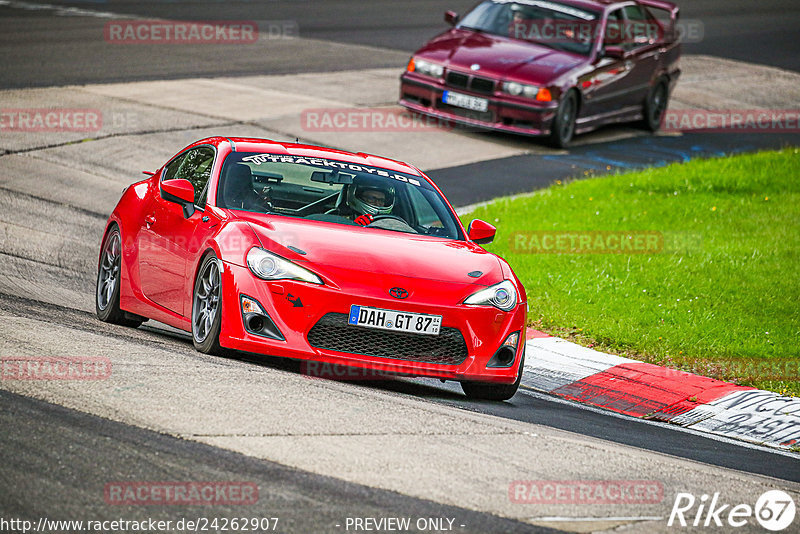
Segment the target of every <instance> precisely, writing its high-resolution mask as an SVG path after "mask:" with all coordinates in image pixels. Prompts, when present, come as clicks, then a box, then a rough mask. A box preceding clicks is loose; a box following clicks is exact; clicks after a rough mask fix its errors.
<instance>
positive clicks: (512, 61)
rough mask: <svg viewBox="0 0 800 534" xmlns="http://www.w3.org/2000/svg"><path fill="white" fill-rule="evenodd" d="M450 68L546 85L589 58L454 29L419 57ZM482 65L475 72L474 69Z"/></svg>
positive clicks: (433, 43) (425, 48)
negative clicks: (475, 66) (473, 67)
mask: <svg viewBox="0 0 800 534" xmlns="http://www.w3.org/2000/svg"><path fill="white" fill-rule="evenodd" d="M416 55H418V56H420V57H424V58H428V59H430V60H432V61H437V62H440V63H445V65H446V66H447V67H449V68H452V69H456V70H460V71H466V72H470V71H472V72H473V73H474V74H476V75H478V76H480V75H483V76H489V77H492V78H501V79H506V78H510V79H515V80H519V81H522V82H526V83H533V84H537V85H546V84H549V83H551V82H553V81H554V80H555V79H556V78H558V77H559V76H561V75H562V74H564V73H565V72H567V71H569V70H571V69H573V68H575V67H577V66H578V65H580V64H582V63H585V62H586V61H588V58H586V57H584V56H580V55H577V54H572V53H569V52H565V51H561V50H555V49H553V48H549V47H546V46H543V45H538V44H535V43H531V42H526V41H520V40H517V39H511V38H508V37H503V36H499V35H491V34H487V33H482V32H476V31H472V30H462V29H453V30H450V31H449V32H446V33H444V34H442V35H440V36H438V37H436V38H434V39H433V40H431V41H430V42H429V43H428V44H427V45H425V46H424V47H423V48H421V49H420V50H419V51H418V52H417V54H416ZM476 64H477V65H479V66H480V68H479V69H478V70H475V71H473V70H472V68H471V67H472V66H473V65H476Z"/></svg>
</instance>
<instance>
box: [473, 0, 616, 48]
mask: <svg viewBox="0 0 800 534" xmlns="http://www.w3.org/2000/svg"><path fill="white" fill-rule="evenodd" d="M599 20H600V14H599V13H597V12H593V11H586V10H583V9H579V8H576V7H573V6H570V5H566V4H561V3H558V2H550V1H548V0H524V1H519V2H507V1H503V0H492V1H488V2H483V3H482V4H480V5H478V6H477V7H476V8H475V9H473V10H472V11H470V12H469V13H468V14H467V15H466V16H464V19H463V20H462V21H461V23H460V24H459V25H458V27H459V28H463V29H469V30H477V31H482V32H486V33H491V34H493V35H502V36H505V37H510V38H512V39H517V40H521V41H529V42H534V43H537V44H541V45H544V46H548V47H550V48H555V49H557V50H565V51H567V52H573V53H576V54H581V55H584V56H587V55H589V54H590V53H591V52H592V45H593V43H594V40H595V36H596V35H597V31H596V29H597V24H598V22H599Z"/></svg>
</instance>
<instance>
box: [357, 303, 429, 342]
mask: <svg viewBox="0 0 800 534" xmlns="http://www.w3.org/2000/svg"><path fill="white" fill-rule="evenodd" d="M347 322H348V323H350V324H351V325H355V326H366V327H369V328H380V329H382V330H395V331H400V332H411V333H413V334H428V335H432V336H435V335H437V334H438V333H439V328H440V327H441V326H442V316H441V315H428V314H424V313H410V312H401V311H394V310H382V309H380V308H368V307H366V306H357V305H355V304H353V305H352V306H350V317H349V318H348V321H347Z"/></svg>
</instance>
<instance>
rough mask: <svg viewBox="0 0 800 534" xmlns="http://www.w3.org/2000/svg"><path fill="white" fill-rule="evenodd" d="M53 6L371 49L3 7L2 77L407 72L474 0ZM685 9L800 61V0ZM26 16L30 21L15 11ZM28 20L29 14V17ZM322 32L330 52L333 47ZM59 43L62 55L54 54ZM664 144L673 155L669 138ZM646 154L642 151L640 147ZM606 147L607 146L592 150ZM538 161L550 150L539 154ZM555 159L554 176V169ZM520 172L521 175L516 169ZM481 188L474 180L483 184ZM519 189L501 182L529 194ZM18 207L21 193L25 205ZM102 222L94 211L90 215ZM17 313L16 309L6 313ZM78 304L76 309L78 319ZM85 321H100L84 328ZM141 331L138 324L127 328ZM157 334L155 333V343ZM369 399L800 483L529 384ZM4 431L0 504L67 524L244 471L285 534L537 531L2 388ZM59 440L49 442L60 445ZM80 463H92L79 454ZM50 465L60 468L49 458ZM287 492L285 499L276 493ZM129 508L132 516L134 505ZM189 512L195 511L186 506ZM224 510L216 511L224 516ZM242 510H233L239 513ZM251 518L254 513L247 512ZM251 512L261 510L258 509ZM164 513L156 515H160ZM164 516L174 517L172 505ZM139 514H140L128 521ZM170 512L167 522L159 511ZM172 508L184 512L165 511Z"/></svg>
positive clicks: (748, 454) (709, 140) (408, 389)
mask: <svg viewBox="0 0 800 534" xmlns="http://www.w3.org/2000/svg"><path fill="white" fill-rule="evenodd" d="M50 4H52V5H65V6H77V7H80V8H86V9H92V10H98V9H100V10H108V11H111V12H114V13H123V14H124V13H128V14H131V15H136V16H141V17H163V18H172V19H194V20H216V19H223V18H224V19H226V20H237V19H247V20H252V19H255V20H258V21H285V20H289V21H298V24H299V26H298V27H299V35H300V36H302V37H304V38H311V39H319V40H320V41H331V42H341V43H349V44H360V45H365V48H364V50H363V53H362V54H361V55H351V56H348V57H335V54H332V55H331V56H329V57H323V58H320V56H319V53H320V48H317V47H313V46H310V47H309V48H308V50H307V51H306V53H307V55H301V56H299V57H298V56H294V57H286V56H285V55H282V54H281V53H280V50H279V46H280V42H279V41H278V42H275V43H267V44H268V45H270V46H272V45H275V47H276V48H278V50H277V51H276V53H273V54H268V53H264V54H257V55H255V54H248V53H247V52H248V50H247V49H244V50H238V49H235V48H231V49H228V50H224V49H221V48H224V47H210V48H209V49H202V48H198V47H194V48H192V47H190V48H187V49H185V50H183V51H182V52H181V53H175V54H169V55H163V54H160V55H157V56H154V50H153V49H152V48H148V47H143V48H135V49H132V48H126V49H111V47H109V46H108V45H106V44H105V43H103V42H102V40H101V39H98V38H97V29H98V28H102V25H103V23H104V20H103V19H92V18H85V17H70V16H67V15H63V14H61V15H55V16H54V14H53V10H52V9H44V10H35V11H34V10H29V9H26V10H23V11H24V15H22V16H21V15H20V13H19V10H17V9H14V10H9V9H5V8H3V7H2V6H0V50H2V51H3V54H2V57H1V58H0V64H2V69H3V74H2V77H1V78H0V86H2V87H3V88H11V87H36V86H51V85H62V84H73V83H78V84H80V83H90V82H91V83H94V82H112V81H116V82H119V81H135V80H147V79H164V78H170V77H174V78H180V77H189V76H191V77H195V76H221V75H238V74H253V73H262V74H263V73H293V72H303V71H306V70H309V71H314V70H340V69H353V68H366V67H383V66H397V65H398V64H401V63H399V61H400V58H402V57H403V56H407V53H408V52H410V51H412V50H413V49H414V48H415V47H416V46H418V44H419V43H421V42H422V41H424V40H425V39H426V38H428V37H430V36H432V35H434V34H436V33H437V32H438V31H440V30H441V29H442V28H443V23H441V22H440V21H441V12H442V11H443V10H444V9H445V8H452V9H455V10H457V11H460V12H463V11H464V10H465V7H466V6H469V5H471V4H472V2H456V1H453V2H425V1H417V2H407V3H399V2H388V1H387V2H359V1H347V2H324V3H323V2H280V1H276V2H267V3H258V2H225V3H224V5H225V9H226V11H225V16H224V17H220V16H219V12H220V4H221V3H220V2H217V1H209V2H180V1H175V2H158V3H153V2H150V3H148V2H144V3H139V2H114V1H109V2H101V1H98V2H94V1H86V2H51V3H50ZM684 4H686V5H685V7H684V9H683V12H682V13H683V17H684V19H692V18H696V19H700V20H702V21H703V23H704V27H705V38H704V40H703V41H702V42H700V43H696V44H690V45H687V46H686V49H685V51H686V52H692V53H708V54H717V55H724V56H725V57H730V58H735V59H742V60H749V61H754V62H758V63H763V64H769V65H774V66H779V67H782V68H787V69H793V70H800V48H799V47H800V40H798V39H797V30H796V28H797V27H798V22H799V19H800V10H799V8H800V6H799V5H798V4H797V2H792V1H784V2H759V3H757V4H755V5H753V3H751V2H720V1H713V2H691V3H689V2H686V3H684ZM20 17H21V18H20ZM21 21H22V22H21ZM326 46H327V45H325V43H324V42H322V48H325V47H326ZM368 47H380V48H383V49H391V50H398V51H401V52H403V54H399V53H398V54H397V55H396V57H392V58H391V59H387V55H386V54H376V55H375V56H379V59H372V57H373V54H371V53H370V48H368ZM54 51H57V53H54ZM647 139H652V138H649V137H646V138H635V139H630V140H624V141H618V142H612V143H607V144H605V145H602V146H598V145H592V146H589V147H580V148H576V149H574V150H571V151H570V152H569V154H562V155H553V156H552V157H551V158H550V159H545V160H544V161H545V167H547V166H550V167H547V168H546V169H545V171H544V173H543V176H544V178H543V179H542V180H543V181H542V183H541V185H542V186H544V185H547V183H549V182H550V181H552V179H553V177H554V176H558V177H561V176H568V175H571V174H573V171H574V170H575V169H592V170H596V171H598V172H602V171H604V170H609V169H608V166H609V165H610V163H609V162H607V161H603V160H602V158H608V154H609V153H614V151H617V152H619V153H630V150H629V149H630V148H631V147H633V148H638V149H641V148H642V144H643V143H647V142H648V141H646V140H647ZM787 143H790V144H797V143H798V139H797V136H778V135H775V136H769V135H767V136H765V135H760V136H752V137H751V138H743V137H734V136H729V137H725V136H720V135H715V136H713V137H707V136H699V137H696V138H692V137H691V136H683V137H681V138H674V140H673V138H664V139H663V140H659V145H658V146H659V147H660V148H659V149H658V150H655V151H654V152H653V153H651V154H650V155H649V156H644V157H639V158H634V159H633V160H631V159H630V158H617V160H615V161H616V164H615V165H614V167H617V168H627V167H628V166H641V165H647V164H663V163H667V162H670V161H680V160H682V159H684V158H683V156H682V154H685V153H686V151H687V150H691V147H700V148H698V149H697V150H696V151H695V152H697V154H693V156H696V155H716V154H717V152H720V153H721V152H728V153H729V152H736V151H740V150H741V151H750V150H755V149H758V148H766V147H777V146H782V145H784V144H787ZM664 147H666V149H665V148H664ZM638 152H639V153H641V150H639V151H638ZM598 155H600V156H599V157H598ZM531 158H532V156H517V157H513V158H508V159H506V160H499V161H498V160H495V161H489V162H481V163H476V164H472V165H468V166H461V167H452V168H448V169H437V170H435V171H432V172H431V175H432V176H433V177H434V178H435V179H437V181H440V182H441V184H442V186H443V188H444V189H445V191H446V192H447V193H448V194H449V195H450V197H451V200H453V201H454V203H456V204H459V205H461V204H468V203H472V202H478V201H482V200H486V199H487V198H490V197H491V196H494V195H495V194H496V191H488V192H487V191H485V190H483V189H482V188H479V187H478V186H479V185H480V184H479V181H480V177H481V176H482V175H483V174H486V173H493V172H495V171H496V169H498V168H503V169H514V168H520V169H523V168H526V167H528V166H530V165H531V164H532V161H533V160H532V159H531ZM537 161H539V162H540V163H539V164H541V160H540V159H537ZM548 168H551V170H547V169H548ZM510 174H515V173H510ZM473 184H475V185H474V186H473ZM522 191H523V189H520V188H519V187H518V185H516V184H514V183H510V184H506V187H504V189H503V190H502V191H500V192H503V193H513V192H522ZM20 202H23V201H20ZM90 215H91V216H93V214H90ZM75 283H76V284H77V285H78V286H79V287H81V288H82V290H83V291H85V292H90V291H91V284H92V280H91V273H82V274H81V275H80V280H79V281H77V282H75ZM3 300H4V301H5V304H4V307H6V308H8V310H7V311H9V313H11V312H12V311H13V313H15V314H22V315H29V316H42V317H45V316H46V317H52V318H53V321H54V323H55V324H63V325H67V324H69V325H72V324H75V323H76V321H77V322H85V323H86V324H87V325H91V324H92V321H93V319H92V317H91V315H90V314H87V313H86V312H84V311H80V310H75V309H71V308H69V307H66V308H63V309H59V308H53V307H52V306H51V305H46V304H43V303H37V302H29V301H28V302H26V301H17V300H15V298H14V297H13V296H10V295H4V296H3ZM11 309H13V310H11ZM75 314H77V316H78V317H77V319H76V316H75ZM87 328H91V326H87ZM145 333H147V334H148V335H149V336H150V337H151V338H154V339H156V340H158V339H159V338H162V339H163V341H162V342H167V341H168V342H169V343H178V344H182V345H183V349H185V350H190V349H191V344H190V343H189V342H187V341H186V340H185V339H177V340H176V339H175V338H174V336H173V335H171V334H168V333H166V332H164V331H162V330H158V329H152V328H150V329H146V332H145ZM130 336H135V334H129V337H130ZM156 342H158V341H156ZM242 359H243V361H245V362H248V363H249V364H250V365H254V366H266V367H271V368H275V369H280V370H287V369H288V370H289V371H290V372H296V370H295V371H293V364H292V363H286V362H283V361H278V362H276V361H272V360H270V361H267V362H265V361H264V359H263V358H251V357H247V356H243V357H242ZM359 387H360V388H363V390H364V393H365V394H367V395H369V394H370V392H371V391H372V390H375V391H384V392H392V393H399V394H400V395H408V396H411V397H414V398H418V399H424V400H426V401H429V402H431V403H435V404H440V405H445V406H455V407H458V408H460V409H463V410H466V411H472V412H480V413H486V414H490V415H493V416H497V417H501V418H507V419H509V420H517V421H525V422H530V423H535V424H539V425H543V426H546V427H550V428H556V429H561V430H567V431H569V432H575V433H577V434H579V435H583V436H587V437H593V438H599V439H602V440H607V441H610V442H614V443H619V444H625V445H631V446H633V447H636V448H639V449H643V450H649V451H656V452H659V453H664V454H668V455H671V456H675V457H680V458H687V459H690V460H694V461H698V462H702V463H706V464H710V465H716V466H721V467H727V468H731V469H734V470H738V471H742V472H745V473H756V474H763V475H767V476H771V477H774V478H776V479H782V480H786V481H795V482H797V481H800V469H799V468H798V462H797V459H796V458H794V457H790V456H785V455H777V454H775V453H772V452H769V451H766V450H763V449H759V448H751V447H744V446H742V445H739V444H736V443H732V442H728V441H720V440H716V439H711V438H707V437H703V436H699V435H695V434H691V433H685V432H678V431H675V430H673V429H671V428H668V427H667V426H666V425H659V424H652V423H646V422H643V421H638V420H635V419H633V418H628V417H616V416H614V417H612V416H608V415H604V414H601V413H598V412H597V411H593V410H587V409H584V408H582V407H579V406H574V405H570V404H565V403H561V402H556V401H553V400H548V399H547V398H546V397H543V396H541V395H537V394H533V393H531V392H528V391H525V390H523V391H521V392H520V393H519V394H518V395H517V396H516V397H515V398H514V399H512V401H510V402H507V403H503V404H494V403H470V402H466V401H465V400H464V398H463V397H462V396H461V395H460V393H458V392H457V386H455V385H454V384H447V385H442V384H439V383H438V382H435V381H410V380H398V381H395V382H388V383H383V382H382V383H369V384H362V385H359ZM0 407H2V409H1V410H0V421H1V423H2V424H0V426H2V428H5V429H9V428H14V429H15V431H14V432H5V431H4V432H2V433H0V443H2V446H1V447H0V451H2V452H1V453H0V458H1V459H2V462H3V465H4V468H3V469H0V482H2V486H3V487H4V488H9V487H16V488H20V489H22V490H23V491H20V492H2V494H0V510H2V512H3V514H4V515H22V516H26V517H38V516H40V515H48V514H49V515H50V516H53V513H52V512H53V511H57V512H58V513H60V514H62V515H63V516H64V517H65V518H67V517H69V518H74V517H79V516H80V514H82V513H84V514H86V515H91V516H92V519H101V518H103V517H105V515H103V514H109V515H108V516H109V517H112V514H116V515H118V513H117V511H115V510H111V511H110V512H109V508H108V507H103V506H101V505H102V503H97V502H96V500H97V494H98V493H97V489H98V488H97V484H98V480H109V477H111V476H113V475H114V474H118V475H123V474H124V475H125V476H126V477H132V478H136V479H139V480H154V479H158V478H159V477H161V478H165V477H170V478H172V479H177V478H180V477H181V476H185V477H191V478H193V479H195V480H202V479H203V476H204V475H207V477H208V478H226V479H232V478H236V477H237V476H242V477H244V476H246V477H247V479H248V480H256V481H257V482H258V484H259V486H260V488H262V492H263V495H265V496H267V498H266V499H265V500H264V502H263V503H259V510H258V512H261V510H260V508H261V506H262V505H263V509H264V513H266V512H269V511H273V510H280V511H281V517H282V518H284V517H285V518H286V521H287V523H288V524H289V525H292V527H294V528H290V529H289V530H290V531H298V530H302V531H306V532H310V531H326V529H327V530H330V529H331V523H332V522H335V521H336V520H338V518H341V517H344V516H370V515H384V516H387V515H393V514H394V515H414V516H418V517H423V516H442V515H447V514H449V515H451V516H453V517H458V518H463V522H464V523H465V524H468V525H469V529H468V530H464V531H475V532H482V531H483V532H516V531H526V532H530V531H533V530H534V528H535V527H532V526H530V525H527V524H520V523H516V522H513V521H508V520H504V519H500V518H496V517H494V516H490V515H487V514H479V513H476V512H472V511H469V510H464V509H458V508H452V507H450V508H447V507H443V505H440V504H437V503H433V502H430V501H425V500H422V499H414V498H411V497H406V496H402V495H399V494H396V493H391V492H386V491H384V490H378V489H375V488H371V487H365V486H360V485H357V484H352V483H347V482H343V481H341V480H338V479H335V478H329V477H322V476H320V475H314V474H310V473H307V472H304V471H300V470H296V469H291V468H287V467H284V466H281V465H278V464H273V463H269V462H265V461H262V460H255V459H251V458H248V457H245V456H240V455H237V454H235V453H231V452H227V451H222V450H221V449H218V448H214V447H208V446H205V445H201V444H197V443H192V442H188V441H185V440H179V439H176V438H171V437H168V436H164V435H161V434H155V433H152V432H149V431H146V430H141V429H138V428H135V427H133V426H129V425H122V424H118V423H114V422H111V421H108V420H105V419H101V418H96V417H93V416H90V415H86V414H83V413H80V412H78V411H74V410H68V409H66V408H62V407H59V406H55V405H50V404H47V403H43V402H41V401H36V400H32V399H28V398H25V397H20V396H17V395H13V394H10V393H7V392H0ZM54 443H57V444H58V446H56V447H54V446H53V444H54ZM75 458H87V460H86V461H79V462H76V461H75ZM54 466H61V467H60V468H54ZM275 495H279V496H280V497H279V498H274V496H275ZM130 512H131V513H132V514H133V513H137V512H136V511H130ZM188 512H189V511H188V510H187V513H188ZM225 512H226V511H225V510H223V511H220V510H218V509H217V510H215V511H214V514H215V515H217V516H221V515H225ZM231 512H232V513H233V512H235V510H232V511H231ZM249 512H250V511H248V515H257V514H256V513H249ZM253 512H255V510H254V511H253ZM157 513H160V512H153V511H152V510H148V513H147V515H148V516H149V517H153V516H154V515H156V514H157ZM164 513H166V512H164ZM130 517H131V518H133V517H135V516H133V515H132V516H130ZM165 517H167V516H165ZM168 517H174V515H169V516H168Z"/></svg>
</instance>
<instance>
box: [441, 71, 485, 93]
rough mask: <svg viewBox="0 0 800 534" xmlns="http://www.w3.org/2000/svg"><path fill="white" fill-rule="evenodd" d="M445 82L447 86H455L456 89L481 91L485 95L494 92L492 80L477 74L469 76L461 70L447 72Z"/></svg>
mask: <svg viewBox="0 0 800 534" xmlns="http://www.w3.org/2000/svg"><path fill="white" fill-rule="evenodd" d="M445 82H446V83H447V85H448V86H450V87H455V88H456V89H471V90H473V91H475V92H476V93H483V94H485V95H490V94H492V93H493V92H494V80H491V79H489V78H481V77H479V76H470V75H468V74H463V73H461V72H455V71H450V72H448V73H447V77H446V78H445Z"/></svg>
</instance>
